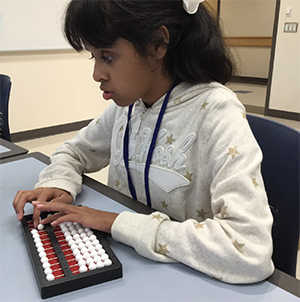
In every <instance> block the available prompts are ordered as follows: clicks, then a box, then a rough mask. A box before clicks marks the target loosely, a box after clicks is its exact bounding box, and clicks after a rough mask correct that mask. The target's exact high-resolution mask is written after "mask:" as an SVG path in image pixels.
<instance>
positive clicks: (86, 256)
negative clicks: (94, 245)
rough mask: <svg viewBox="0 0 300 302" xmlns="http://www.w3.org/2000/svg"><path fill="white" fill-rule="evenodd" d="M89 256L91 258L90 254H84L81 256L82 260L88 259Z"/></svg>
mask: <svg viewBox="0 0 300 302" xmlns="http://www.w3.org/2000/svg"><path fill="white" fill-rule="evenodd" d="M90 256H91V254H90V253H89V252H85V253H84V254H83V258H84V259H87V258H90Z"/></svg>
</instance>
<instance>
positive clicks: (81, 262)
mask: <svg viewBox="0 0 300 302" xmlns="http://www.w3.org/2000/svg"><path fill="white" fill-rule="evenodd" d="M85 263H86V262H85V260H84V259H80V260H79V261H78V265H79V266H82V265H85Z"/></svg>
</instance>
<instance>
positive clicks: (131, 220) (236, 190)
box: [36, 83, 274, 283]
mask: <svg viewBox="0 0 300 302" xmlns="http://www.w3.org/2000/svg"><path fill="white" fill-rule="evenodd" d="M163 100H164V96H163V97H161V98H160V99H159V100H158V101H157V102H155V103H154V105H153V106H152V107H150V108H146V107H145V105H144V103H143V102H142V101H141V100H139V101H136V102H135V104H134V107H133V112H132V115H131V119H130V123H129V170H130V174H131V177H132V181H133V184H134V187H135V189H136V193H137V200H138V201H139V202H142V203H144V204H147V201H146V195H145V185H144V168H145V162H146V158H147V154H148V149H149V145H150V142H151V138H152V135H153V129H154V127H155V124H156V121H157V117H158V114H159V111H160V109H161V105H162V102H163ZM127 113H128V108H127V107H126V108H122V107H118V106H117V105H115V104H114V103H113V104H112V105H111V106H109V107H108V108H107V110H106V111H105V112H104V113H103V114H102V115H100V116H99V117H97V118H96V119H94V120H93V121H92V122H91V123H90V124H89V125H88V126H87V127H85V128H83V129H82V130H81V131H80V132H79V134H78V135H77V136H76V137H75V138H74V139H72V140H71V141H68V142H66V143H65V144H64V145H63V146H61V147H59V148H58V149H57V150H56V152H55V153H54V154H53V155H52V157H51V161H52V164H51V165H50V166H48V167H47V168H45V169H44V170H43V171H42V172H41V174H40V181H39V183H38V184H37V185H36V187H56V188H62V189H64V190H66V191H68V192H70V194H71V195H72V196H73V197H74V199H75V197H76V195H77V194H78V193H79V192H80V190H81V181H82V177H81V175H82V173H85V172H94V171H98V170H100V169H102V168H104V167H105V166H107V165H109V176H108V185H109V186H110V187H112V188H114V189H116V190H118V191H120V192H122V193H124V194H126V195H129V196H131V195H130V191H129V188H128V180H127V173H126V169H125V165H124V160H123V139H124V133H125V129H126V124H127ZM261 161H262V152H261V150H260V148H259V146H258V144H257V142H256V141H255V139H254V137H253V134H252V132H251V130H250V127H249V125H248V122H247V119H246V113H245V109H244V107H243V105H242V104H241V103H240V102H239V100H238V99H237V97H236V95H235V94H234V93H233V92H232V91H230V90H229V89H227V88H226V87H225V86H223V85H221V84H219V83H210V84H199V85H191V84H188V83H181V84H179V85H178V86H177V87H175V88H174V90H173V91H172V93H171V95H170V99H169V102H168V105H167V108H166V111H165V114H164V116H163V119H162V123H161V126H160V130H159V133H158V137H157V140H156V144H155V149H154V152H153V156H152V161H151V165H150V170H149V187H150V195H151V201H152V207H153V208H154V209H156V210H157V212H155V213H153V214H151V215H144V214H138V213H131V212H122V213H121V214H119V216H118V217H117V218H116V220H115V222H114V224H113V226H112V236H113V238H114V239H115V240H116V241H119V242H122V243H124V244H127V245H129V246H132V247H133V248H135V250H136V251H137V252H138V253H139V254H140V255H142V256H144V257H147V258H149V259H152V260H155V261H161V262H175V261H179V262H182V263H184V264H186V265H188V266H190V267H193V268H195V269H196V270H199V271H201V272H203V273H205V274H208V275H210V276H212V277H214V278H217V279H219V280H222V281H224V282H229V283H253V282H258V281H261V280H263V279H265V278H267V277H268V276H270V275H271V274H272V272H273V270H274V265H273V262H272V260H271V256H272V238H271V227H272V222H273V219H272V214H271V212H270V209H269V206H268V201H267V196H266V192H265V189H264V183H263V179H262V176H261V172H260V164H261ZM169 217H172V218H174V219H175V220H177V221H172V220H170V218H169Z"/></svg>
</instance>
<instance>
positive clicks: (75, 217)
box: [32, 201, 118, 234]
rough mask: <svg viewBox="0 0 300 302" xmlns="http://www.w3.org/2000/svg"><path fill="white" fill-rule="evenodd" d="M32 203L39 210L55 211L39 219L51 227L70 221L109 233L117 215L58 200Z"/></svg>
mask: <svg viewBox="0 0 300 302" xmlns="http://www.w3.org/2000/svg"><path fill="white" fill-rule="evenodd" d="M32 205H33V206H35V207H36V208H37V209H38V210H40V211H48V212H57V213H55V214H53V215H51V216H48V217H47V218H45V219H43V220H41V221H40V223H41V224H47V223H51V225H52V226H53V227H56V226H58V225H59V224H60V223H62V222H69V221H71V222H78V223H81V224H83V225H84V226H86V227H90V228H92V229H95V230H99V231H102V232H106V233H109V234H110V233H111V227H112V225H113V223H114V221H115V219H116V218H117V216H118V214H117V213H111V212H104V211H100V210H95V209H92V208H88V207H85V206H80V207H78V206H74V205H71V204H64V203H59V202H41V201H33V202H32Z"/></svg>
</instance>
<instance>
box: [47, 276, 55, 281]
mask: <svg viewBox="0 0 300 302" xmlns="http://www.w3.org/2000/svg"><path fill="white" fill-rule="evenodd" d="M46 278H47V280H48V281H53V280H54V276H53V275H52V274H49V275H47V276H46Z"/></svg>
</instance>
